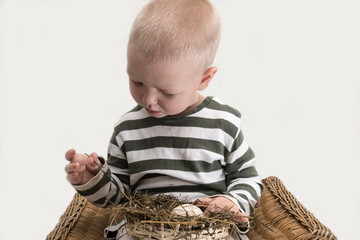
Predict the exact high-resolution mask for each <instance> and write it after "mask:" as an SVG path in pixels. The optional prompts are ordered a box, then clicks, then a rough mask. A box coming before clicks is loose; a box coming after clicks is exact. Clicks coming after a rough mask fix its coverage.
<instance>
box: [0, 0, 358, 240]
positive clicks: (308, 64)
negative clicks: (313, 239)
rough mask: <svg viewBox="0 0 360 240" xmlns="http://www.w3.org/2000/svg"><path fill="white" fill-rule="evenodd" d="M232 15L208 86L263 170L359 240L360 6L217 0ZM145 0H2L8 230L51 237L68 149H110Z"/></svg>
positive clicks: (343, 0)
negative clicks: (236, 115) (239, 123)
mask: <svg viewBox="0 0 360 240" xmlns="http://www.w3.org/2000/svg"><path fill="white" fill-rule="evenodd" d="M214 2H215V5H216V6H217V8H218V10H219V12H220V15H221V16H222V21H223V35H222V42H221V45H220V49H219V54H218V56H217V59H216V63H215V64H216V65H217V66H218V67H219V72H218V74H217V75H216V77H215V79H214V80H213V82H212V83H211V86H210V87H209V88H208V89H207V90H206V91H205V92H204V94H206V95H216V96H219V97H220V98H222V99H223V100H224V101H225V102H226V103H228V104H230V105H232V106H234V107H236V108H237V109H239V110H240V111H241V112H242V115H243V129H244V132H245V136H246V137H247V141H248V142H249V143H250V145H251V146H252V148H253V149H254V151H255V153H256V155H257V159H258V165H257V168H258V171H259V173H260V175H261V177H262V178H265V177H267V176H271V175H275V176H278V177H280V179H281V180H282V181H283V182H284V184H285V185H286V186H287V188H288V189H289V190H290V191H291V192H292V193H293V194H294V195H295V196H296V197H297V198H298V199H299V200H300V201H301V202H302V203H303V205H304V206H305V207H306V208H307V209H308V210H310V211H311V212H313V213H314V214H315V216H316V217H317V218H318V219H319V220H320V221H321V222H323V223H324V224H325V225H326V226H327V227H329V228H330V229H331V230H332V231H333V232H334V233H335V234H336V235H337V236H338V238H339V239H340V240H355V239H356V240H359V239H360V230H359V229H360V187H359V183H360V173H359V171H360V168H359V160H360V150H359V149H360V70H359V67H360V14H359V12H360V3H359V1H356V0H354V1H348V0H337V1H332V0H326V1H325V0H323V1H319V0H302V1H289V0H286V1H285V0H284V1H279V0H273V1H239V0H214ZM144 3H145V1H144V0H141V1H140V0H136V1H124V0H117V1H115V0H106V1H99V0H96V1H95V0H2V1H1V2H0V4H1V5H0V6H1V12H0V14H1V19H0V20H1V42H0V44H1V45H0V47H1V49H0V51H1V52H0V57H1V58H0V67H1V75H0V77H1V85H0V87H1V145H0V146H1V149H0V151H1V162H0V169H1V195H0V201H1V203H0V206H1V211H0V218H1V224H0V239H1V240H13V239H28V240H38V239H45V237H46V235H47V234H48V233H49V232H50V231H51V230H52V229H53V228H54V226H55V224H56V223H57V222H58V220H59V217H60V216H61V214H62V213H63V212H64V211H65V209H66V207H67V205H68V204H69V203H70V201H71V199H72V197H73V194H74V190H73V189H72V187H71V186H70V185H69V184H68V183H67V181H66V179H65V172H64V166H65V164H66V161H65V159H64V153H65V151H66V150H67V149H69V148H72V147H73V148H76V149H77V150H78V151H80V152H88V153H90V152H92V151H96V152H98V153H100V154H102V155H105V154H106V150H107V144H108V141H109V138H110V136H111V134H112V127H113V124H114V123H115V122H116V121H117V119H118V118H119V117H120V116H121V115H122V114H123V113H125V112H126V111H128V110H129V109H130V108H132V107H133V106H134V101H133V100H132V98H131V96H130V94H129V92H128V86H127V76H126V73H125V69H126V58H125V56H126V44H127V38H128V33H129V29H130V26H131V24H132V21H133V20H134V18H135V15H136V14H137V12H138V11H139V9H140V7H141V6H143V4H144Z"/></svg>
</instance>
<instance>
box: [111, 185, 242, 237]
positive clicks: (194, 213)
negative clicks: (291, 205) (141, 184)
mask: <svg viewBox="0 0 360 240" xmlns="http://www.w3.org/2000/svg"><path fill="white" fill-rule="evenodd" d="M126 197H127V199H128V201H126V202H125V203H124V204H122V205H121V206H119V207H117V211H116V212H114V214H113V216H112V219H113V224H115V223H116V220H115V219H117V215H119V214H121V215H123V216H124V217H125V219H126V226H127V229H128V231H129V234H131V235H132V236H134V237H137V238H140V239H179V240H180V239H181V240H183V239H204V240H205V239H224V238H225V237H226V236H227V235H229V234H232V233H233V232H234V231H235V227H236V226H237V227H240V228H247V227H248V226H247V225H245V224H243V223H242V222H239V221H237V220H236V217H238V216H237V215H236V214H235V213H233V212H229V211H228V209H223V208H217V207H215V210H214V211H212V212H209V214H206V215H204V214H202V213H201V211H200V213H199V212H198V211H199V208H200V209H201V210H202V211H204V210H205V209H206V206H205V205H197V206H194V205H189V202H187V201H183V200H180V199H178V198H176V197H174V196H171V195H163V194H160V195H156V196H151V195H148V194H145V193H141V192H136V193H134V194H132V195H126ZM184 204H185V205H184ZM198 207H199V208H198ZM174 209H175V210H174Z"/></svg>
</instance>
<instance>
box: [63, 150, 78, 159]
mask: <svg viewBox="0 0 360 240" xmlns="http://www.w3.org/2000/svg"><path fill="white" fill-rule="evenodd" d="M75 154H76V151H75V149H70V150H68V151H67V152H66V153H65V159H66V160H68V161H72V160H73V159H74V156H75Z"/></svg>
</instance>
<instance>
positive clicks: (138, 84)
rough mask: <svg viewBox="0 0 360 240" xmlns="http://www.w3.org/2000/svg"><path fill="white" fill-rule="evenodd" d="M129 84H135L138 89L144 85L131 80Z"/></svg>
mask: <svg viewBox="0 0 360 240" xmlns="http://www.w3.org/2000/svg"><path fill="white" fill-rule="evenodd" d="M131 82H132V83H133V84H135V85H136V86H138V87H141V86H142V85H144V84H143V83H142V82H137V81H135V80H131Z"/></svg>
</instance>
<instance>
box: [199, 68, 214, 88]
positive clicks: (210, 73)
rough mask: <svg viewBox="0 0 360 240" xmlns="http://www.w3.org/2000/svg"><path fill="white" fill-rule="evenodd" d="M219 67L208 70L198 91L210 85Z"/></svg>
mask: <svg viewBox="0 0 360 240" xmlns="http://www.w3.org/2000/svg"><path fill="white" fill-rule="evenodd" d="M217 70H218V69H217V67H215V66H213V67H209V68H208V69H206V71H205V72H204V73H203V75H202V78H201V81H200V84H199V87H198V90H200V91H201V90H204V89H205V88H207V86H208V85H209V83H210V81H211V79H212V78H213V77H214V75H215V73H216V72H217Z"/></svg>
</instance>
